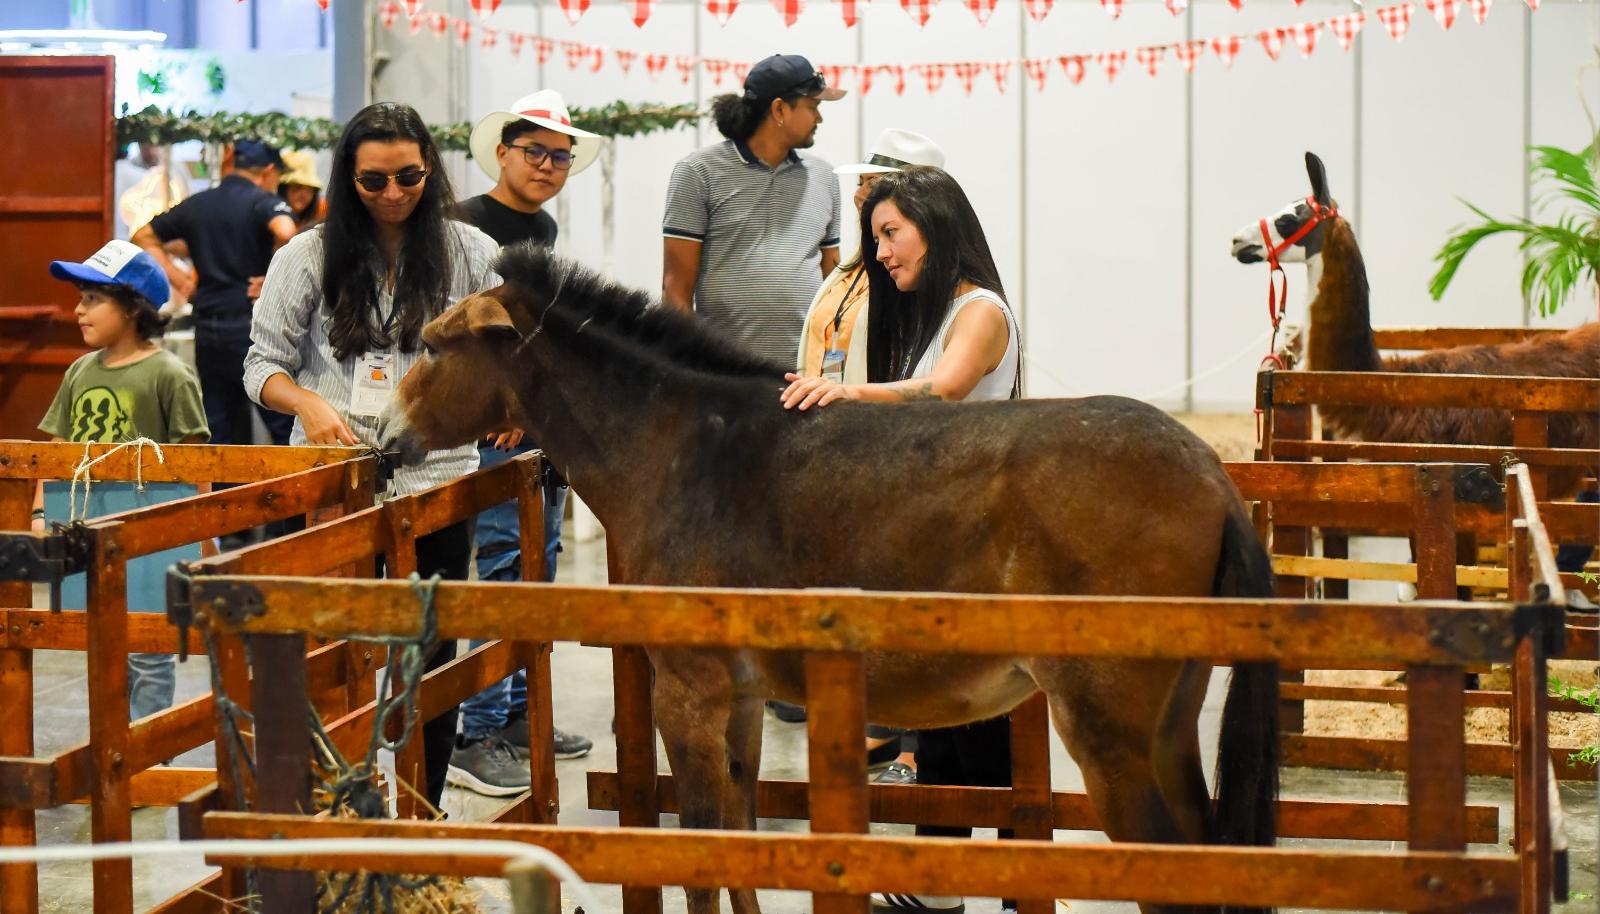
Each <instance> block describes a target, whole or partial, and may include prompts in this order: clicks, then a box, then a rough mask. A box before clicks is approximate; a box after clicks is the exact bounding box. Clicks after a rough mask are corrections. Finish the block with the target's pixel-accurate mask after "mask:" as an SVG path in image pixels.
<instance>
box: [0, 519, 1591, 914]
mask: <svg viewBox="0 0 1600 914" xmlns="http://www.w3.org/2000/svg"><path fill="white" fill-rule="evenodd" d="M559 580H560V581H561V582H563V583H580V584H601V583H604V582H605V560H604V542H603V540H602V541H600V542H596V543H586V544H572V543H570V542H569V544H568V552H567V553H566V554H565V555H563V557H562V561H561V567H560V576H559ZM1391 593H1392V591H1391ZM1358 596H1361V597H1362V598H1372V599H1382V598H1383V597H1381V596H1378V595H1375V594H1359V595H1358ZM554 664H555V677H554V680H555V690H556V694H555V699H556V715H555V719H556V724H557V726H559V727H561V728H562V729H565V730H569V731H573V732H577V733H582V734H585V735H587V736H589V737H591V738H592V739H593V740H594V742H595V749H594V752H593V753H591V754H590V755H589V756H588V757H587V758H583V759H576V760H572V761H562V762H557V763H556V768H557V772H558V774H559V776H560V782H561V809H562V813H561V822H562V823H563V824H571V825H595V826H602V825H614V824H615V823H616V816H615V815H614V814H613V813H606V812H595V811H591V810H589V809H588V808H587V797H586V792H585V784H584V773H585V772H586V771H588V770H591V769H611V770H614V769H615V747H614V745H613V743H612V740H611V738H610V721H611V710H612V709H611V704H612V698H611V684H610V683H611V679H610V671H611V664H610V652H609V651H606V650H603V649H599V648H586V647H581V646H578V645H567V644H563V645H561V646H560V647H559V648H558V649H557V650H556V652H555V654H554ZM35 675H36V687H35V707H36V708H38V709H39V713H38V714H37V721H38V723H37V733H36V739H37V746H38V750H39V751H40V752H41V753H46V754H47V753H52V752H56V751H59V750H61V749H63V748H65V747H67V746H69V745H71V744H73V743H75V742H78V741H81V740H82V739H83V738H84V735H85V734H86V732H87V728H88V721H87V717H88V715H87V710H86V706H85V700H86V699H85V679H84V668H83V655H82V654H72V653H64V652H41V653H40V654H39V655H37V659H36V665H35ZM1220 682H1221V677H1217V678H1214V679H1213V683H1212V689H1211V694H1210V695H1209V696H1208V699H1207V702H1206V706H1205V710H1204V712H1203V713H1204V721H1203V722H1202V731H1201V732H1202V734H1204V735H1205V736H1204V739H1205V740H1206V742H1207V743H1208V745H1207V747H1206V752H1207V754H1208V756H1209V755H1210V753H1212V752H1214V748H1215V731H1216V718H1217V714H1218V713H1219V711H1220V705H1221V701H1220V698H1221V695H1220V691H1219V689H1218V686H1219V683H1220ZM206 688H208V679H207V674H206V668H205V661H204V658H196V659H191V660H190V661H189V662H188V663H187V664H184V665H182V666H180V668H179V679H178V699H179V700H180V701H181V700H183V699H185V698H187V697H190V696H193V695H197V694H200V693H201V692H203V691H204V690H205V689H206ZM763 743H764V748H763V753H762V772H763V774H764V775H767V776H770V777H804V776H805V769H806V752H805V728H804V726H803V725H799V724H784V723H781V722H779V721H777V720H775V719H773V718H772V717H771V716H770V715H768V716H767V719H766V731H765V738H764V741H763ZM661 758H662V759H663V761H662V764H663V765H665V755H664V754H663V755H661ZM211 761H212V756H211V754H210V749H209V747H207V748H203V749H200V750H196V751H194V752H191V753H189V754H187V755H185V756H183V757H181V758H179V759H177V760H176V762H175V763H176V764H178V765H195V766H204V765H209V764H211ZM1052 771H1053V781H1054V786H1055V788H1056V789H1057V790H1081V789H1082V786H1083V785H1082V780H1081V777H1080V775H1079V773H1078V769H1077V768H1076V766H1074V765H1073V764H1072V761H1071V760H1070V759H1069V758H1068V757H1067V755H1066V752H1065V750H1064V749H1063V748H1062V747H1061V746H1060V745H1059V744H1057V745H1055V746H1054V749H1053V752H1052ZM1283 788H1284V794H1285V795H1286V796H1293V797H1303V798H1321V799H1350V800H1355V799H1371V800H1384V801H1395V800H1401V799H1403V797H1404V781H1403V779H1402V778H1401V777H1399V776H1394V775H1383V774H1350V773H1337V772H1324V771H1312V770H1306V769H1290V770H1287V771H1285V772H1284V778H1283ZM1561 797H1562V802H1563V804H1564V806H1565V810H1566V816H1567V831H1568V835H1569V837H1570V839H1571V841H1572V845H1573V846H1572V858H1571V859H1572V864H1573V873H1572V877H1573V878H1572V887H1573V890H1574V892H1575V893H1577V898H1575V900H1574V901H1573V902H1572V903H1570V904H1568V905H1566V906H1563V907H1562V908H1558V910H1562V911H1565V912H1573V914H1576V912H1580V911H1581V912H1586V914H1587V912H1589V911H1593V910H1596V901H1595V895H1596V853H1597V852H1596V835H1597V831H1600V823H1597V816H1596V789H1595V785H1594V784H1593V783H1588V784H1577V785H1564V786H1563V787H1562V789H1561ZM1469 799H1470V801H1471V802H1473V803H1493V804H1496V805H1498V806H1500V807H1501V810H1502V813H1501V820H1500V821H1501V823H1502V825H1501V842H1500V845H1499V849H1501V850H1504V849H1505V848H1507V847H1508V843H1507V842H1508V838H1509V823H1510V821H1511V794H1510V785H1509V782H1506V781H1502V780H1498V779H1489V778H1480V779H1474V780H1473V781H1472V782H1471V784H1470V786H1469ZM497 804H498V801H492V800H489V799H487V798H484V797H479V796H477V795H474V794H471V793H468V792H465V791H462V790H458V789H456V788H451V789H450V790H449V791H448V792H447V796H446V799H445V807H446V810H447V811H448V812H449V813H450V815H451V818H453V819H456V820H481V819H484V818H486V817H487V816H488V815H489V813H490V812H492V811H493V810H494V809H495V808H496V807H497ZM671 819H672V817H667V820H668V821H667V822H666V823H665V824H667V825H669V826H670V825H672V824H674V823H672V822H671ZM762 828H763V829H764V830H774V831H791V830H793V831H798V830H802V829H803V823H799V822H792V821H764V822H763V823H762ZM39 831H40V840H41V842H42V843H46V844H68V843H80V842H86V841H88V837H89V817H88V810H87V808H86V807H68V808H66V809H59V810H49V811H45V812H42V813H40V814H39ZM875 831H880V832H882V833H895V832H902V833H903V832H908V831H909V828H908V827H904V826H878V827H877V828H875ZM134 832H135V837H136V839H141V840H159V839H164V838H176V836H177V818H176V813H175V811H173V810H169V809H144V810H140V811H138V812H136V813H135V814H134ZM981 834H982V833H981V832H980V835H981ZM991 835H992V833H991ZM1056 839H1057V840H1060V841H1085V842H1099V841H1104V840H1105V837H1104V836H1103V835H1101V834H1099V833H1089V832H1057V833H1056ZM1282 843H1283V844H1284V845H1285V846H1296V847H1312V846H1318V845H1326V844H1328V842H1312V841H1301V840H1288V841H1284V842H1282ZM1341 846H1344V847H1352V846H1353V845H1351V844H1349V843H1341ZM1365 849H1369V850H1389V849H1397V846H1396V845H1392V844H1390V843H1388V842H1381V843H1373V844H1371V845H1368V846H1366V848H1365ZM1474 849H1475V850H1492V849H1493V848H1489V847H1477V846H1475V847H1474ZM207 872H208V870H207V868H206V867H205V866H203V865H202V864H201V863H200V861H199V860H198V859H196V860H192V861H180V860H173V859H161V860H156V861H137V862H136V863H135V880H136V895H137V904H138V905H139V909H140V910H143V909H145V908H147V907H149V906H151V905H153V904H155V903H157V902H159V901H161V900H163V899H165V898H166V897H168V896H169V895H170V894H172V893H173V892H174V891H177V890H179V889H181V888H183V887H186V886H188V885H190V884H192V883H194V882H195V881H198V880H199V879H200V878H202V877H203V876H204V875H205V874H206V873H207ZM41 878H42V886H41V893H40V894H41V900H42V903H43V910H44V911H46V912H63V914H64V912H85V911H88V910H89V909H90V904H89V900H90V878H89V868H88V866H87V865H67V864H60V865H51V866H47V867H45V868H44V869H43V872H42V877H41ZM480 882H481V886H480V887H481V888H482V890H483V893H484V895H483V899H482V906H483V908H484V910H485V911H494V912H498V911H505V910H508V907H509V906H508V903H507V902H506V900H505V899H506V895H505V889H504V884H503V883H501V882H499V881H497V880H482V881H480ZM596 893H597V895H598V898H599V900H600V901H601V903H602V904H603V905H605V907H606V909H607V910H608V911H620V909H621V901H620V898H621V896H620V892H619V891H618V890H617V889H615V888H614V887H610V886H598V887H596ZM666 897H667V910H668V912H669V914H681V912H683V910H684V903H683V894H682V892H681V891H678V890H674V889H669V890H668V891H667V896H666ZM762 899H763V907H764V910H766V911H768V912H773V914H803V912H807V911H809V909H810V901H809V897H808V896H806V895H805V894H802V893H795V892H764V893H762ZM566 908H567V910H568V911H569V912H570V911H571V908H572V902H571V900H570V896H569V898H568V900H567V902H566ZM1070 909H1071V911H1073V912H1076V914H1110V912H1117V914H1127V912H1132V911H1134V910H1135V908H1134V906H1133V905H1131V904H1126V903H1114V902H1079V901H1073V902H1070ZM968 910H970V911H973V912H975V914H997V912H998V902H997V901H996V900H994V899H969V903H968ZM1061 910H1062V911H1065V910H1067V908H1066V907H1065V906H1063V907H1062V908H1061ZM0 914H4V912H0Z"/></svg>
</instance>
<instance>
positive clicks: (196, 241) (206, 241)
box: [150, 175, 292, 331]
mask: <svg viewBox="0 0 1600 914" xmlns="http://www.w3.org/2000/svg"><path fill="white" fill-rule="evenodd" d="M276 216H292V213H291V212H290V210H289V204H288V203H286V202H284V201H283V200H282V199H281V198H279V197H277V196H275V195H273V194H269V193H267V192H266V191H264V190H262V189H261V188H260V187H258V186H256V185H255V184H254V183H253V182H251V181H250V180H249V179H247V178H244V177H241V176H239V175H229V176H227V177H226V178H223V179H222V181H221V182H219V183H218V184H217V186H216V187H213V188H211V189H210V190H204V191H201V192H200V193H198V194H195V195H194V196H192V197H190V198H188V199H186V200H184V201H183V202H182V203H179V204H178V205H177V206H175V207H173V208H172V209H170V210H167V211H166V212H164V213H162V214H161V215H159V216H157V217H155V218H154V219H152V220H150V229H151V230H152V231H154V232H155V233H156V237H157V238H160V239H161V240H162V241H164V242H165V241H177V240H180V239H181V240H182V241H183V242H184V243H186V244H187V245H188V246H189V254H190V256H191V257H192V258H193V260H194V267H195V271H196V273H197V274H198V275H199V279H198V281H197V283H196V285H195V291H194V296H193V297H192V298H191V299H190V302H191V303H192V304H193V305H194V320H195V325H196V328H197V329H209V328H213V327H214V328H216V329H221V328H222V327H223V326H225V325H237V324H238V323H240V322H243V323H244V325H245V329H246V331H248V329H249V322H250V296H249V295H248V294H247V291H248V287H249V283H250V277H252V276H265V275H267V263H268V262H270V261H271V260H272V232H271V230H269V229H268V228H267V224H268V223H269V222H271V221H272V220H273V218H274V217H276Z"/></svg>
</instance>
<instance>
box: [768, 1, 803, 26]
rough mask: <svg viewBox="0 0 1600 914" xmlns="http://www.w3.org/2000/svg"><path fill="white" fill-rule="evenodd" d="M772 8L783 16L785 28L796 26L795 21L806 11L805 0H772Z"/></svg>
mask: <svg viewBox="0 0 1600 914" xmlns="http://www.w3.org/2000/svg"><path fill="white" fill-rule="evenodd" d="M772 8H773V9H775V10H777V11H778V15H780V16H782V17H783V24H784V27H785V28H794V22H795V20H796V19H799V18H800V14H801V13H802V12H804V11H805V8H806V4H805V0H772Z"/></svg>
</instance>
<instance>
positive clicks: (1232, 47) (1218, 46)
mask: <svg viewBox="0 0 1600 914" xmlns="http://www.w3.org/2000/svg"><path fill="white" fill-rule="evenodd" d="M1243 43H1244V42H1243V39H1241V38H1240V37H1239V36H1238V35H1218V36H1217V37H1216V38H1213V39H1211V53H1213V54H1215V55H1217V59H1218V60H1220V61H1222V66H1223V69H1230V70H1231V69H1232V68H1233V59H1234V58H1235V57H1238V56H1239V46H1240V45H1241V44H1243Z"/></svg>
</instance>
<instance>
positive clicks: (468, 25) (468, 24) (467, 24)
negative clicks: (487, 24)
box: [450, 16, 472, 44]
mask: <svg viewBox="0 0 1600 914" xmlns="http://www.w3.org/2000/svg"><path fill="white" fill-rule="evenodd" d="M450 19H451V22H450V24H451V25H453V26H455V27H456V41H459V42H460V43H462V44H466V43H467V42H468V41H470V40H471V39H472V20H470V19H457V18H455V17H454V16H452V17H450Z"/></svg>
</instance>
